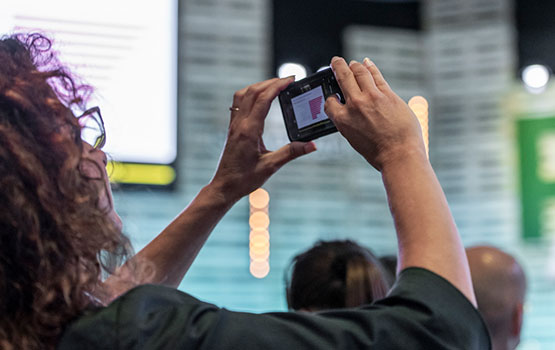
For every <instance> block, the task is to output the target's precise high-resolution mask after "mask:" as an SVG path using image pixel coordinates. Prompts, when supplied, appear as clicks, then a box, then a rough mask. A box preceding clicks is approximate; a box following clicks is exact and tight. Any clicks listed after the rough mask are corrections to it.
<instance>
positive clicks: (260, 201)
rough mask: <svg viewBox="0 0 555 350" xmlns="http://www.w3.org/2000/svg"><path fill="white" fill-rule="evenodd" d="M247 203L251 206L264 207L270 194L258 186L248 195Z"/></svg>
mask: <svg viewBox="0 0 555 350" xmlns="http://www.w3.org/2000/svg"><path fill="white" fill-rule="evenodd" d="M249 203H250V205H251V207H252V208H255V209H264V208H266V207H267V206H268V203H270V195H269V194H268V192H267V191H266V190H264V189H262V188H259V189H257V190H256V191H254V192H252V193H251V194H250V195H249Z"/></svg>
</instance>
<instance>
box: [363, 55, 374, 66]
mask: <svg viewBox="0 0 555 350" xmlns="http://www.w3.org/2000/svg"><path fill="white" fill-rule="evenodd" d="M362 62H363V63H364V65H365V66H366V67H371V66H372V64H373V63H372V61H370V59H369V58H368V57H366V58H365V59H364V61H362Z"/></svg>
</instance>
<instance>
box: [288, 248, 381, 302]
mask: <svg viewBox="0 0 555 350" xmlns="http://www.w3.org/2000/svg"><path fill="white" fill-rule="evenodd" d="M286 284H287V290H286V293H287V303H288V305H289V308H290V309H293V310H305V311H318V310H325V309H336V308H344V307H355V306H359V305H363V304H369V303H371V302H372V301H374V300H376V299H380V298H383V297H385V295H386V293H387V291H388V288H389V286H388V284H387V282H386V279H385V278H384V275H383V269H382V267H381V265H380V262H379V261H378V259H377V258H376V257H375V256H374V255H373V254H372V252H371V251H370V250H369V249H367V248H364V247H361V246H360V245H358V244H356V243H355V242H353V241H350V240H345V241H328V242H326V241H319V242H317V243H316V244H315V245H314V246H313V247H312V248H310V249H309V250H307V251H306V252H304V253H301V254H299V255H297V256H295V257H294V258H293V260H292V262H291V277H290V279H289V281H288V282H287V283H286Z"/></svg>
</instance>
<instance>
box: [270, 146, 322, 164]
mask: <svg viewBox="0 0 555 350" xmlns="http://www.w3.org/2000/svg"><path fill="white" fill-rule="evenodd" d="M314 151H316V145H315V144H314V142H298V141H295V142H291V143H290V144H288V145H285V146H283V147H281V148H280V149H278V150H277V151H274V152H272V153H271V163H272V164H273V165H274V166H275V167H276V169H279V168H281V167H282V166H283V165H285V164H287V163H288V162H290V161H292V160H293V159H295V158H298V157H300V156H303V155H305V154H309V153H312V152H314Z"/></svg>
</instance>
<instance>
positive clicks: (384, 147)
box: [325, 57, 425, 171]
mask: <svg viewBox="0 0 555 350" xmlns="http://www.w3.org/2000/svg"><path fill="white" fill-rule="evenodd" d="M331 66H332V69H333V71H334V72H335V77H336V79H337V81H338V83H339V86H340V87H341V90H342V91H343V94H344V96H345V102H346V103H345V104H344V105H343V104H341V103H340V102H339V101H338V100H337V99H336V98H334V97H330V98H328V99H327V100H326V104H325V111H326V114H327V115H328V116H329V117H330V118H331V119H332V120H333V122H334V123H335V125H336V126H337V129H338V130H339V131H340V132H341V134H342V135H343V136H344V137H345V138H346V139H347V140H348V141H349V143H350V144H351V146H352V147H353V148H354V149H355V150H356V151H357V152H359V153H360V154H361V155H362V156H363V157H364V158H366V160H367V161H368V162H369V163H370V164H372V166H374V167H375V168H376V169H378V170H380V171H381V169H382V168H383V165H384V162H387V161H389V160H392V159H394V158H396V157H399V156H403V155H404V154H405V152H415V151H416V152H425V148H424V143H423V140H422V133H421V130H420V124H419V123H418V120H417V118H416V116H415V115H414V114H413V113H412V111H411V109H410V108H409V106H408V105H407V104H406V103H405V102H404V101H403V100H402V99H401V98H400V97H399V96H397V94H395V92H393V90H391V88H390V87H389V85H388V84H387V82H386V81H385V79H384V78H383V76H382V74H381V73H380V71H379V69H378V67H376V65H375V64H373V63H372V62H371V61H370V60H369V59H368V58H366V59H365V60H364V61H363V64H361V63H359V62H356V61H351V63H350V64H349V65H347V63H346V62H345V60H344V59H343V58H339V57H334V58H333V59H332V63H331Z"/></svg>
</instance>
